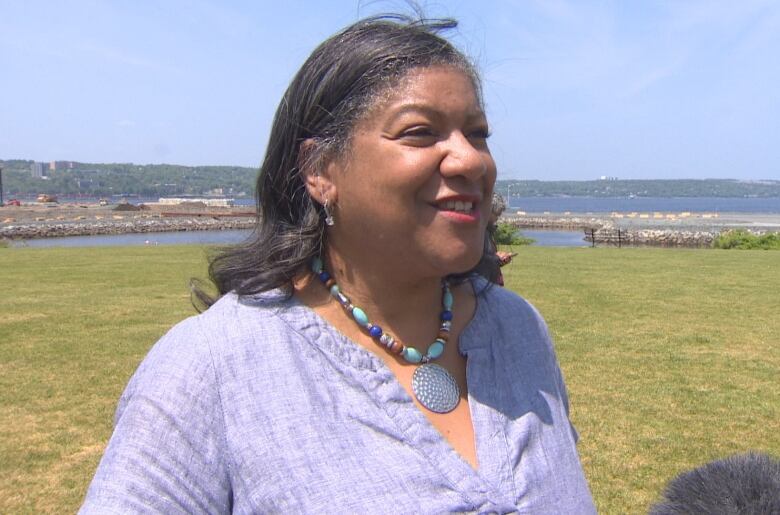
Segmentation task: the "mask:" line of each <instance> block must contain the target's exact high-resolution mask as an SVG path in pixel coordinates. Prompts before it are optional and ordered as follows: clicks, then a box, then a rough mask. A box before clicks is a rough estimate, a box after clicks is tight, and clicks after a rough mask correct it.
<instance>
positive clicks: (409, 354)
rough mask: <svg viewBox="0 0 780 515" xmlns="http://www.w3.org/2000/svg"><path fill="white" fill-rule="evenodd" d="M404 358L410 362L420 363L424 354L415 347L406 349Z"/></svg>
mask: <svg viewBox="0 0 780 515" xmlns="http://www.w3.org/2000/svg"><path fill="white" fill-rule="evenodd" d="M404 359H405V360H406V361H408V362H409V363H419V362H420V361H422V354H420V351H418V350H417V349H415V348H414V347H407V348H406V349H404Z"/></svg>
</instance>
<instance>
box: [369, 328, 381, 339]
mask: <svg viewBox="0 0 780 515" xmlns="http://www.w3.org/2000/svg"><path fill="white" fill-rule="evenodd" d="M382 332H383V331H382V328H381V327H379V326H378V325H372V326H371V329H369V330H368V334H370V335H371V337H372V338H379V337H380V336H382Z"/></svg>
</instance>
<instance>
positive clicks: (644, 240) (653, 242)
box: [585, 225, 719, 248]
mask: <svg viewBox="0 0 780 515" xmlns="http://www.w3.org/2000/svg"><path fill="white" fill-rule="evenodd" d="M718 234H719V233H718V232H713V231H693V230H678V229H650V228H648V229H624V228H618V227H614V226H612V225H606V226H603V227H601V228H599V229H594V230H592V231H591V230H585V240H586V241H589V242H591V243H593V242H594V240H595V244H596V245H597V246H598V245H610V246H611V245H614V246H623V245H626V246H632V247H687V248H702V247H711V246H712V242H713V241H714V240H715V238H716V237H717V236H718Z"/></svg>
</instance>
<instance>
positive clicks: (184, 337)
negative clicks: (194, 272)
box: [80, 318, 231, 514]
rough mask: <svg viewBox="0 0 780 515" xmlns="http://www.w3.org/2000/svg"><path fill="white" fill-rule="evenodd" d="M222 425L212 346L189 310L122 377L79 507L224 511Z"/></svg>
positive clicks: (226, 481)
mask: <svg viewBox="0 0 780 515" xmlns="http://www.w3.org/2000/svg"><path fill="white" fill-rule="evenodd" d="M224 428H225V424H224V417H223V413H222V406H221V402H220V396H219V388H218V379H217V376H216V373H215V369H214V365H213V360H212V358H211V353H210V350H209V346H208V343H207V342H206V341H205V338H203V337H202V335H201V334H200V332H199V330H198V319H197V318H191V319H188V320H185V321H184V322H182V323H181V324H179V325H177V326H176V327H174V328H173V329H172V330H171V331H170V332H169V333H168V334H166V335H165V336H164V337H163V338H162V339H161V340H160V341H159V342H157V344H156V345H155V346H154V347H153V348H152V350H151V351H150V352H149V354H148V355H147V357H146V358H145V359H144V361H143V362H142V363H141V365H140V366H139V368H138V370H137V371H136V372H135V374H134V375H133V377H132V378H131V380H130V383H129V384H128V385H127V388H126V389H125V391H124V393H123V394H122V397H121V399H120V401H119V407H118V408H117V413H116V418H115V427H114V433H113V435H112V436H111V439H110V441H109V443H108V447H107V448H106V451H105V454H104V455H103V458H102V460H101V462H100V465H99V466H98V469H97V472H96V474H95V477H94V479H93V480H92V483H91V485H90V487H89V490H88V492H87V496H86V499H85V500H84V504H83V506H82V507H81V510H80V513H84V514H92V513H95V514H97V513H229V512H230V509H231V487H230V478H229V474H228V458H227V451H226V446H225V429H224Z"/></svg>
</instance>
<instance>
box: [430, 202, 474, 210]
mask: <svg viewBox="0 0 780 515" xmlns="http://www.w3.org/2000/svg"><path fill="white" fill-rule="evenodd" d="M475 205H476V203H475V202H471V201H463V200H445V201H444V202H441V203H439V204H437V205H436V207H438V208H439V209H440V210H442V211H455V212H456V213H471V212H472V211H474V207H475Z"/></svg>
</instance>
